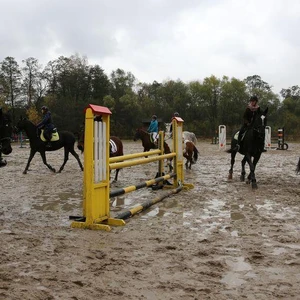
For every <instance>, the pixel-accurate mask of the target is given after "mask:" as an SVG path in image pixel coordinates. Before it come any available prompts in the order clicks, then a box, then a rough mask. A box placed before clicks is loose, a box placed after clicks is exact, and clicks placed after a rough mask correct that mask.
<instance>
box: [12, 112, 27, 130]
mask: <svg viewBox="0 0 300 300" xmlns="http://www.w3.org/2000/svg"><path fill="white" fill-rule="evenodd" d="M27 122H28V120H27V118H25V117H22V116H21V117H20V119H19V121H18V123H17V125H16V126H15V127H14V131H15V132H16V133H20V132H21V131H22V130H24V129H25V127H26V123H27Z"/></svg>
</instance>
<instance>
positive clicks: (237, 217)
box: [230, 212, 245, 221]
mask: <svg viewBox="0 0 300 300" xmlns="http://www.w3.org/2000/svg"><path fill="white" fill-rule="evenodd" d="M230 217H231V220H233V221H237V220H241V219H245V216H244V215H243V214H242V213H239V212H232V213H231V214H230Z"/></svg>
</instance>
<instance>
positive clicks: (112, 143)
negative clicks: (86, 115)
mask: <svg viewBox="0 0 300 300" xmlns="http://www.w3.org/2000/svg"><path fill="white" fill-rule="evenodd" d="M84 132H85V129H84V127H83V128H82V129H81V131H80V132H79V134H78V144H77V148H78V149H79V150H80V151H81V153H82V152H83V151H84ZM123 155H124V151H123V143H122V141H121V140H120V139H119V138H118V137H116V136H111V137H110V139H109V157H116V156H123ZM119 171H120V169H116V173H115V179H114V181H115V182H116V181H118V175H119Z"/></svg>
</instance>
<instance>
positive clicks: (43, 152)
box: [40, 151, 55, 173]
mask: <svg viewBox="0 0 300 300" xmlns="http://www.w3.org/2000/svg"><path fill="white" fill-rule="evenodd" d="M40 154H41V157H42V160H43V163H44V164H45V165H46V166H47V167H48V168H49V169H50V170H51V171H52V172H54V173H55V169H54V168H53V167H52V166H51V165H49V164H48V163H47V159H46V152H45V151H41V152H40Z"/></svg>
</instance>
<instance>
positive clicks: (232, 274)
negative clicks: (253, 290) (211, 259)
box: [220, 256, 256, 288]
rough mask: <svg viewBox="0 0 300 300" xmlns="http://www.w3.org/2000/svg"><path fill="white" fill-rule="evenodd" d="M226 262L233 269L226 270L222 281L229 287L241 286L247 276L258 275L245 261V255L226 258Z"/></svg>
mask: <svg viewBox="0 0 300 300" xmlns="http://www.w3.org/2000/svg"><path fill="white" fill-rule="evenodd" d="M226 263H227V265H228V266H229V267H230V269H231V270H230V271H228V272H226V274H225V275H224V276H223V278H222V279H221V280H220V281H221V282H222V283H225V284H226V285H227V286H228V287H229V288H234V287H238V286H241V285H242V284H243V283H245V282H246V279H247V278H249V277H256V275H255V273H253V272H252V271H251V270H252V267H251V265H250V264H248V263H246V262H245V258H244V257H243V256H240V257H234V258H232V259H226Z"/></svg>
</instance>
